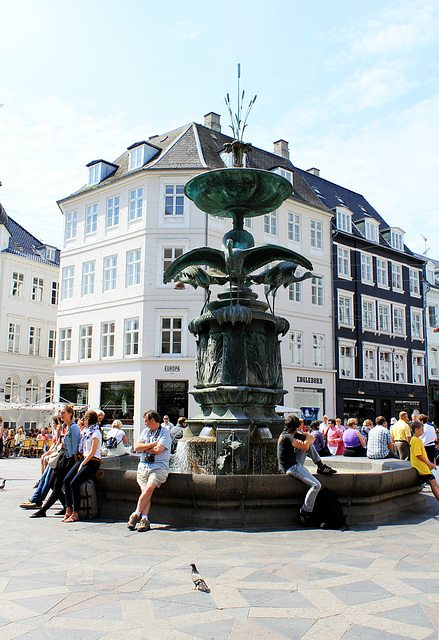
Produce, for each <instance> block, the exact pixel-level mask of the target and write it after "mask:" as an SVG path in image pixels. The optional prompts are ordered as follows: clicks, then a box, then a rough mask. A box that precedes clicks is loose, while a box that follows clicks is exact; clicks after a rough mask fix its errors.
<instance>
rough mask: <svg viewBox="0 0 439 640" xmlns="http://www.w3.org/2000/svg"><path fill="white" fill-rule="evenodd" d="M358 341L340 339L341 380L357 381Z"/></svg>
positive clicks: (339, 366) (339, 363) (339, 367)
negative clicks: (356, 359)
mask: <svg viewBox="0 0 439 640" xmlns="http://www.w3.org/2000/svg"><path fill="white" fill-rule="evenodd" d="M356 351H357V347H356V341H355V340H344V339H340V340H339V342H338V371H339V376H340V378H345V379H349V380H354V379H355V358H356V355H357V354H356Z"/></svg>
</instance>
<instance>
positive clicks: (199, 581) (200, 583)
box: [189, 564, 210, 593]
mask: <svg viewBox="0 0 439 640" xmlns="http://www.w3.org/2000/svg"><path fill="white" fill-rule="evenodd" d="M189 566H190V567H192V580H193V582H194V585H195V586H194V589H198V590H199V591H204V592H205V593H210V589H209V587H208V586H207V584H206V583H205V582H204V580H203V577H202V575H201V574H200V573H198V571H197V567H196V566H195V565H194V564H191V565H189Z"/></svg>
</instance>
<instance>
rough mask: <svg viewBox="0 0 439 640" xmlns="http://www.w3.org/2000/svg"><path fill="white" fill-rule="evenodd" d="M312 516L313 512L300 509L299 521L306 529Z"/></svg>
mask: <svg viewBox="0 0 439 640" xmlns="http://www.w3.org/2000/svg"><path fill="white" fill-rule="evenodd" d="M311 516H312V511H304V510H303V509H300V511H299V519H300V522H301V524H303V526H304V527H306V526H308V525H309V524H310V521H311Z"/></svg>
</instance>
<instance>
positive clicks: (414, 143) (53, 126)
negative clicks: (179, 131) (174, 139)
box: [0, 0, 439, 259]
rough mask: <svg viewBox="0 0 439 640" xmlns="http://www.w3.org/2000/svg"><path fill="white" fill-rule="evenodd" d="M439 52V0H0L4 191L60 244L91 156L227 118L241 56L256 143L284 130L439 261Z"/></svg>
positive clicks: (268, 144) (310, 160) (305, 159)
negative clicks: (64, 207) (70, 199)
mask: <svg viewBox="0 0 439 640" xmlns="http://www.w3.org/2000/svg"><path fill="white" fill-rule="evenodd" d="M438 60H439V3H438V2H437V1H436V0H407V1H403V0H396V1H392V0H379V1H376V0H368V1H367V2H362V3H360V2H352V0H308V1H307V2H306V3H305V2H303V1H301V0H300V1H299V0H271V1H270V2H267V1H266V0H223V1H222V2H215V3H213V2H212V3H210V2H205V1H200V0H166V1H165V2H157V1H156V0H131V1H130V0H125V1H124V2H117V1H115V0H105V1H103V0H93V2H90V0H75V2H72V3H66V2H59V0H56V1H54V0H39V1H38V2H35V1H34V0H14V2H12V1H11V0H0V104H3V106H2V107H0V180H1V182H2V187H0V202H1V203H2V204H3V206H4V207H5V209H6V211H7V213H8V214H9V215H11V216H12V217H13V218H14V219H15V220H16V221H17V222H18V223H20V224H22V225H23V226H24V227H25V228H26V229H28V230H29V231H30V232H31V233H33V234H34V235H35V236H37V238H39V239H40V240H42V241H43V242H45V243H48V244H54V245H56V246H58V247H60V246H61V239H62V216H61V212H60V210H59V208H58V206H57V204H56V201H57V200H59V199H61V198H64V197H66V196H67V195H69V194H70V193H73V192H74V191H76V190H77V189H78V188H79V187H81V186H82V185H83V184H85V183H86V181H87V176H88V174H87V169H86V166H85V165H86V164H87V163H88V162H90V161H92V160H95V159H98V158H103V159H105V160H109V161H113V160H115V159H116V158H117V157H118V156H119V155H120V154H121V153H122V152H123V151H124V150H125V149H126V148H127V147H128V146H129V145H130V144H132V143H133V142H136V141H138V140H143V139H145V138H148V137H149V136H151V135H154V134H159V133H163V132H165V131H169V130H171V129H173V128H175V127H178V126H181V125H183V124H186V123H189V122H192V121H195V122H199V123H203V116H204V114H206V113H208V112H210V111H215V112H216V113H219V114H221V122H222V127H223V131H227V125H228V123H229V119H228V115H227V110H226V106H225V103H224V96H225V94H226V93H227V92H229V93H230V96H231V99H232V101H233V102H234V103H236V69H237V63H238V62H239V63H240V64H241V88H245V90H246V100H247V97H248V99H250V97H252V96H253V95H255V94H257V100H256V103H255V105H254V107H253V110H252V113H251V115H250V118H249V126H248V128H247V131H246V135H245V139H246V141H248V142H251V143H252V144H254V145H256V146H258V147H262V148H264V149H267V150H272V145H273V141H275V140H278V139H279V138H283V139H284V140H287V141H288V142H289V147H290V158H291V160H292V162H293V164H295V165H296V166H298V167H300V168H302V169H308V168H310V167H317V168H319V169H320V175H321V177H323V178H325V179H327V180H330V181H332V182H335V183H337V184H341V185H343V186H344V187H347V188H349V189H352V190H353V191H357V192H359V193H362V194H363V195H364V196H365V198H366V199H367V200H368V201H369V202H370V204H371V205H372V206H373V207H375V209H377V211H378V212H379V213H380V214H381V215H382V216H383V217H384V218H385V220H387V222H388V223H389V224H390V225H391V226H399V227H401V228H402V229H403V230H404V231H405V232H406V236H405V240H406V244H407V245H408V246H409V247H410V248H411V249H412V250H414V251H416V252H419V253H422V252H424V250H425V249H426V248H430V250H429V252H428V255H430V256H431V257H433V258H436V259H439V247H438V245H439V196H438V189H437V183H438V173H439V154H438V149H439V118H438V114H439V69H438ZM422 236H425V237H426V238H427V241H426V242H425V241H424V239H423V238H422Z"/></svg>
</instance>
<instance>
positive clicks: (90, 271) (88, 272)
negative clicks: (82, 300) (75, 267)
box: [81, 260, 96, 296]
mask: <svg viewBox="0 0 439 640" xmlns="http://www.w3.org/2000/svg"><path fill="white" fill-rule="evenodd" d="M95 266H96V262H95V260H92V261H91V262H84V264H83V265H82V288H81V295H82V296H87V295H89V294H92V293H94V292H95Z"/></svg>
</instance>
